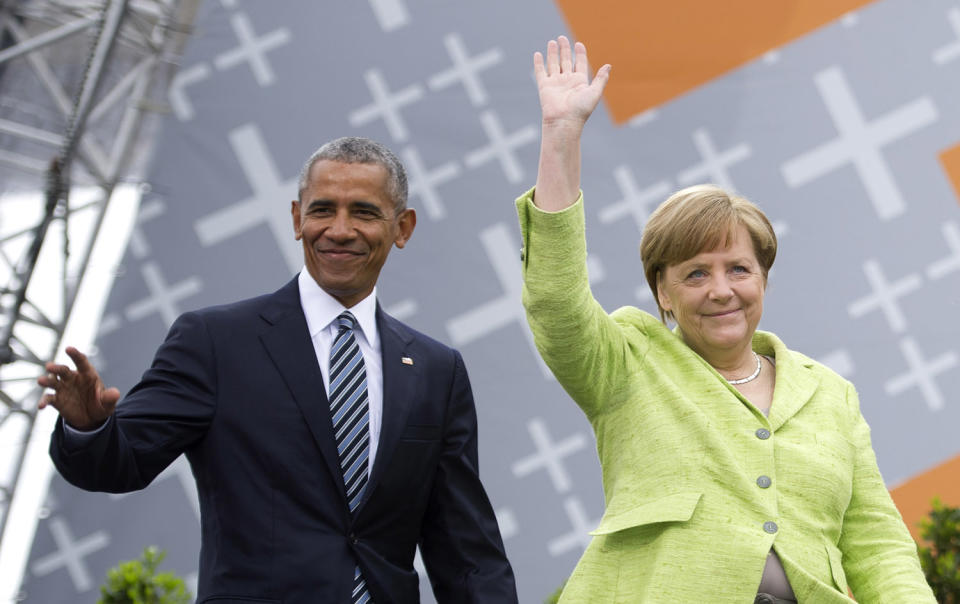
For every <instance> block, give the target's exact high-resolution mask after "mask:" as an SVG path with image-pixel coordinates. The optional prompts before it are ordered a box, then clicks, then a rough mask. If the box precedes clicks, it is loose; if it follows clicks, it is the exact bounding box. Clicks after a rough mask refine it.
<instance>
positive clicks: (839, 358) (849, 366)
mask: <svg viewBox="0 0 960 604" xmlns="http://www.w3.org/2000/svg"><path fill="white" fill-rule="evenodd" d="M817 360H818V361H820V362H821V363H823V364H824V365H826V366H827V367H829V368H830V369H833V370H834V371H836V372H837V373H839V374H840V375H842V376H843V377H845V378H849V377H850V376H852V375H853V371H854V368H853V357H851V356H850V353H849V352H847V351H846V350H844V349H843V348H838V349H837V350H834V351H833V352H829V353H827V354H825V355H823V356H821V357H820V358H818V359H817Z"/></svg>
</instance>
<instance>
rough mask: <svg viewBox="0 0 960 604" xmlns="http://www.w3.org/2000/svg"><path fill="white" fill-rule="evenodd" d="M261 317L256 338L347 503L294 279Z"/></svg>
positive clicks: (322, 392) (320, 379)
mask: <svg viewBox="0 0 960 604" xmlns="http://www.w3.org/2000/svg"><path fill="white" fill-rule="evenodd" d="M261 316H262V317H263V318H264V320H266V322H267V323H268V324H269V325H270V327H268V328H267V329H266V330H265V331H264V332H263V334H262V335H261V336H260V340H261V341H262V342H263V345H264V347H265V348H266V349H267V353H268V354H269V355H270V357H271V358H272V359H273V362H274V364H275V365H276V367H277V371H279V372H280V374H281V375H282V376H283V379H284V381H285V382H286V384H287V387H288V388H289V389H290V392H291V393H292V394H293V399H294V401H296V404H297V406H298V407H300V413H302V414H303V417H304V419H305V420H306V423H307V426H308V428H309V429H310V432H311V434H313V439H314V440H315V441H316V443H317V447H318V448H319V449H320V453H321V455H322V457H323V459H324V462H326V465H327V469H328V470H329V471H330V473H331V475H332V476H333V477H334V481H333V482H334V484H337V485H339V487H340V494H341V496H342V497H343V503H344V505H347V494H346V491H345V489H344V486H343V475H342V473H341V470H340V459H339V457H338V456H337V447H336V444H335V442H334V437H333V426H332V425H331V423H330V412H329V410H328V409H329V402H328V401H327V393H326V391H325V390H324V387H323V375H322V374H321V373H320V367H319V366H318V365H317V353H316V351H315V350H314V348H313V342H312V341H311V340H310V334H309V333H308V328H307V320H306V319H305V318H304V316H303V309H302V308H301V306H300V290H299V287H298V285H297V279H296V278H294V279H293V280H292V281H291V282H289V283H287V285H285V286H284V287H283V288H281V289H280V290H278V291H277V292H276V293H275V294H274V295H273V299H272V300H271V303H270V304H269V305H268V306H267V307H266V309H265V310H264V311H263V312H262V313H261Z"/></svg>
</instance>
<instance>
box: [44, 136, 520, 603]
mask: <svg viewBox="0 0 960 604" xmlns="http://www.w3.org/2000/svg"><path fill="white" fill-rule="evenodd" d="M406 197H407V183H406V176H405V174H404V170H403V166H402V165H401V164H400V162H399V160H398V159H397V158H396V156H394V155H393V153H391V152H390V151H389V150H387V149H386V148H385V147H383V146H382V145H379V144H378V143H375V142H373V141H370V140H367V139H361V138H345V139H337V140H335V141H332V142H330V143H327V144H326V145H324V146H323V147H321V148H320V149H319V150H318V151H317V152H316V153H314V155H313V156H312V157H311V158H310V159H309V160H308V161H307V163H306V165H305V166H304V169H303V171H302V172H301V178H300V191H299V198H298V200H297V201H294V202H292V205H291V214H292V217H293V230H294V233H295V236H296V238H297V239H298V240H300V241H302V243H303V251H304V261H305V268H304V270H302V271H301V272H300V274H299V276H298V277H296V278H294V279H293V280H292V281H290V282H289V283H287V284H286V285H285V286H283V287H282V288H280V289H279V290H278V291H276V292H274V293H272V294H268V295H264V296H260V297H258V298H253V299H250V300H244V301H241V302H237V303H234V304H230V305H226V306H219V307H213V308H207V309H203V310H199V311H195V312H188V313H186V314H184V315H183V316H181V317H180V318H179V319H177V321H176V322H175V323H174V325H173V326H172V327H171V329H170V333H169V334H168V336H167V339H166V341H165V342H164V343H163V345H162V346H161V347H160V348H159V350H158V351H157V353H156V357H155V358H154V361H153V364H152V366H151V367H150V369H148V370H147V371H146V372H145V373H144V375H143V378H142V379H141V381H140V382H139V383H138V384H137V385H136V386H135V387H134V388H133V389H132V390H131V391H130V392H129V393H128V394H127V396H126V397H125V398H124V400H123V402H121V403H120V404H119V405H117V401H118V400H119V399H120V393H119V391H118V390H117V389H115V388H109V389H108V388H105V387H104V385H103V383H102V382H101V380H100V377H99V375H98V374H97V372H96V370H95V369H94V367H93V366H92V365H91V364H90V362H89V361H88V360H87V358H86V357H85V356H84V355H83V354H82V353H80V352H79V351H77V350H76V349H74V348H68V349H67V353H68V354H69V356H70V357H71V359H72V360H73V361H74V363H75V364H76V370H75V371H74V370H72V369H71V368H70V367H68V366H65V365H57V364H53V363H50V364H48V365H47V371H48V374H47V375H45V376H43V377H41V378H40V379H39V380H38V382H39V383H40V384H41V385H42V386H45V387H47V388H50V389H52V390H53V392H51V393H48V394H46V395H45V396H44V398H43V400H42V401H41V407H43V406H46V405H48V404H49V405H52V406H53V407H55V408H57V410H59V412H60V419H59V420H58V422H57V427H56V428H55V430H54V433H53V436H52V440H51V444H50V454H51V456H52V458H53V461H54V463H55V465H56V467H57V469H58V470H59V471H60V473H61V474H62V475H63V476H64V477H65V478H66V479H67V480H68V481H69V482H71V483H72V484H74V485H77V486H79V487H81V488H84V489H88V490H98V491H108V492H124V491H131V490H135V489H141V488H143V487H145V486H147V485H148V484H149V483H150V481H151V480H153V478H154V477H156V476H157V474H159V473H160V472H161V471H162V470H163V469H164V468H165V467H166V466H167V465H168V464H170V463H171V462H172V461H173V460H174V459H176V457H177V456H178V455H180V454H181V453H186V455H187V459H188V460H189V461H190V465H191V468H192V469H193V474H194V477H195V478H196V481H197V490H198V492H199V494H200V509H201V525H202V541H201V551H200V577H199V585H198V591H199V594H198V601H199V602H204V601H215V602H217V603H218V604H220V603H227V602H243V603H245V604H250V603H253V602H284V603H287V604H290V603H301V602H302V603H310V604H313V603H317V602H331V603H341V602H368V601H372V602H375V603H377V604H383V603H387V602H417V601H418V600H419V590H418V579H417V574H416V572H415V571H414V569H413V559H414V553H415V549H416V546H417V545H418V544H419V545H420V549H421V552H422V555H423V560H424V563H425V565H426V567H427V572H428V574H429V576H430V580H431V583H432V586H433V591H434V594H435V595H436V597H437V600H438V601H439V602H457V603H460V602H496V603H501V602H516V600H517V595H516V588H515V585H514V578H513V571H512V570H511V567H510V564H509V562H508V561H507V559H506V555H505V553H504V549H503V543H502V541H501V538H500V533H499V529H498V527H497V523H496V519H495V517H494V514H493V510H492V507H491V505H490V502H489V500H488V499H487V496H486V493H485V492H484V489H483V486H482V485H481V483H480V478H479V475H478V467H477V424H476V411H475V408H474V403H473V396H472V394H471V390H470V383H469V380H468V378H467V373H466V369H465V367H464V364H463V359H462V358H461V357H460V354H459V353H458V352H456V351H455V350H452V349H450V348H448V347H447V346H444V345H443V344H441V343H439V342H437V341H435V340H433V339H431V338H429V337H427V336H425V335H423V334H421V333H418V332H416V331H414V330H413V329H411V328H410V327H407V326H406V325H404V324H403V323H400V322H399V321H397V320H396V319H393V318H392V317H390V316H388V315H387V314H386V313H384V312H383V310H382V309H381V308H380V307H379V305H378V304H377V301H376V297H375V285H376V282H377V278H378V276H379V274H380V270H381V268H382V267H383V263H384V262H385V261H386V259H387V255H388V254H389V252H390V250H391V248H392V247H393V246H394V245H395V246H397V247H398V248H402V247H404V245H406V243H407V241H408V240H409V239H410V236H411V235H412V233H413V229H414V227H415V225H416V215H415V213H414V211H413V210H412V209H408V208H407V207H406ZM239 253H240V254H242V251H240V252H239Z"/></svg>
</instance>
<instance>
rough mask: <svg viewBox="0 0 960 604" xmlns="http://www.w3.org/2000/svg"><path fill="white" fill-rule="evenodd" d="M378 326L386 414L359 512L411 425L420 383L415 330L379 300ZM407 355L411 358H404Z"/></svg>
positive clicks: (384, 412)
mask: <svg viewBox="0 0 960 604" xmlns="http://www.w3.org/2000/svg"><path fill="white" fill-rule="evenodd" d="M377 330H378V331H379V332H380V350H381V361H382V366H383V415H382V421H381V424H380V441H379V443H378V445H377V457H376V459H375V460H374V462H373V471H372V472H371V473H370V479H369V480H368V481H367V488H366V493H365V494H364V497H363V501H361V502H360V507H359V508H358V509H357V512H359V511H360V509H362V508H363V506H364V505H366V502H367V500H369V498H370V494H371V493H373V491H374V490H375V489H376V487H377V483H378V482H379V481H380V477H381V476H382V475H383V473H384V471H385V469H386V467H387V466H388V465H389V464H390V460H391V459H392V457H393V452H394V450H395V449H396V448H397V443H398V442H399V440H400V435H401V433H402V432H403V428H404V426H406V425H407V416H409V415H410V410H411V409H412V408H413V403H414V401H415V400H416V397H417V384H418V377H419V375H420V371H421V370H422V363H421V364H418V363H417V362H418V361H425V359H418V358H417V355H416V351H415V350H413V348H412V347H411V343H412V342H413V334H411V333H410V331H409V330H408V329H407V328H406V327H405V326H404V325H403V324H402V323H400V322H399V321H397V320H396V319H394V318H393V317H391V316H389V315H388V314H386V313H385V312H383V310H382V309H381V308H380V305H379V303H378V304H377ZM404 359H407V361H409V362H404Z"/></svg>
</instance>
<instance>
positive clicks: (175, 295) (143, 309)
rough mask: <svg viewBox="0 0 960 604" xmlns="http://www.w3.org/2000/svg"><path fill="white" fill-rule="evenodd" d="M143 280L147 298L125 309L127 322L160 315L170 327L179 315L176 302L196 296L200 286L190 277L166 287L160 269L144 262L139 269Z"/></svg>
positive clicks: (197, 281) (198, 281) (152, 263)
mask: <svg viewBox="0 0 960 604" xmlns="http://www.w3.org/2000/svg"><path fill="white" fill-rule="evenodd" d="M140 272H141V274H142V275H143V280H144V282H145V283H146V284H147V290H148V291H149V294H148V297H147V298H145V299H143V300H139V301H137V302H134V303H133V304H131V305H130V306H128V307H127V309H126V311H125V314H126V315H127V320H128V321H139V320H140V319H142V318H144V317H146V316H148V315H150V314H152V313H155V312H157V313H160V317H161V318H162V319H163V324H164V326H166V327H170V325H172V324H173V322H174V321H175V320H176V319H177V317H178V316H179V315H180V310H179V309H178V308H177V302H179V301H180V300H183V299H185V298H189V297H190V296H193V295H196V294H197V293H198V292H199V291H200V290H201V289H202V285H201V282H200V279H198V278H197V277H191V278H189V279H185V280H183V281H181V282H180V283H177V284H175V285H168V284H167V282H166V281H165V280H164V278H163V275H162V274H160V267H159V266H158V265H157V263H156V262H145V263H144V264H143V266H142V267H141V268H140Z"/></svg>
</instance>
